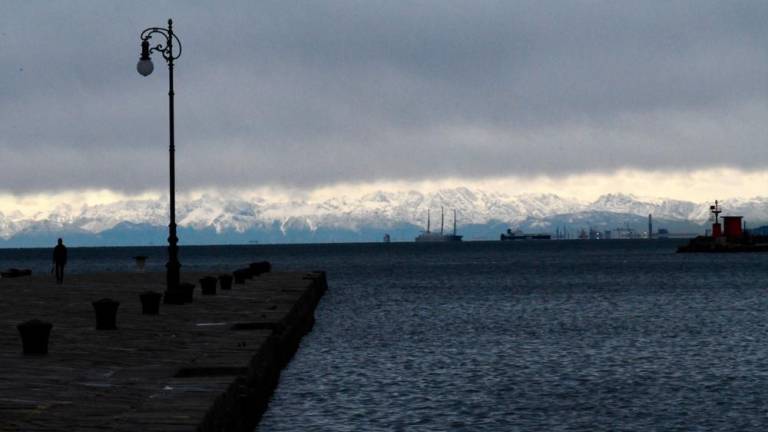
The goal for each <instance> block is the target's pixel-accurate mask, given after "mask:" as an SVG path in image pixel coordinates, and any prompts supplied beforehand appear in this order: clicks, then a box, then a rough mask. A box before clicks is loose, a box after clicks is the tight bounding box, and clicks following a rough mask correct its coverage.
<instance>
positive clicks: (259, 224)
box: [0, 188, 768, 246]
mask: <svg viewBox="0 0 768 432" xmlns="http://www.w3.org/2000/svg"><path fill="white" fill-rule="evenodd" d="M710 204H711V203H694V202H688V201H680V200H673V199H664V198H645V197H636V196H633V195H625V194H609V195H603V196H601V197H599V198H598V199H597V200H595V201H593V202H582V201H578V200H575V199H570V198H564V197H560V196H558V195H554V194H519V195H512V194H507V193H500V192H488V191H481V190H470V189H468V188H455V189H443V190H438V191H436V192H433V193H420V192H416V191H401V192H375V193H370V194H367V195H363V196H358V197H349V196H338V197H334V198H331V199H326V200H317V201H313V200H309V199H298V198H297V199H288V200H285V199H284V200H268V199H264V198H258V199H252V200H245V199H239V198H236V197H224V196H214V195H205V196H202V197H200V198H198V199H194V200H190V201H181V202H179V203H177V222H178V224H179V227H180V229H181V230H183V231H184V232H185V233H186V234H187V235H186V238H192V239H194V241H196V242H200V243H217V242H220V243H233V242H234V243H245V242H248V241H254V240H255V241H259V242H311V241H378V240H380V238H381V235H382V234H383V233H384V232H391V233H394V235H393V239H399V240H410V239H412V236H413V235H415V234H416V233H417V232H418V231H419V230H420V229H423V227H424V226H425V225H426V219H427V210H428V209H431V212H432V213H431V214H432V227H433V228H435V227H437V226H439V223H440V208H441V207H444V208H445V225H446V227H451V226H452V224H453V213H452V210H453V209H456V211H457V213H458V225H459V230H460V231H462V232H463V233H464V234H465V236H466V237H467V238H468V239H471V238H497V237H498V235H497V234H498V232H499V230H500V229H503V228H504V229H505V227H512V228H515V227H520V228H523V229H524V230H535V231H554V229H555V227H556V226H562V225H568V227H569V229H580V228H587V227H589V226H592V225H596V226H600V227H606V228H612V226H611V225H615V226H625V225H627V224H633V225H637V224H640V223H641V222H642V221H644V220H645V219H644V218H647V216H648V214H652V215H653V217H654V219H655V220H656V221H658V223H657V225H656V226H662V225H664V224H671V225H672V226H675V227H682V228H680V229H688V230H691V229H699V228H700V226H701V225H702V224H704V223H705V222H706V221H707V219H708V216H709V205H710ZM721 205H722V207H723V209H724V214H734V215H743V216H744V217H745V219H746V220H747V221H748V222H749V223H751V224H753V226H755V225H757V224H761V223H763V222H765V221H768V199H767V198H762V197H760V198H752V199H733V200H724V201H722V202H721ZM167 215H168V204H167V200H166V199H165V198H161V199H158V200H132V201H121V202H115V203H111V204H103V205H85V206H82V207H81V208H73V207H72V206H69V205H60V206H57V207H55V208H52V209H50V211H49V212H39V213H35V214H31V215H27V214H22V213H20V212H19V211H17V210H15V209H12V208H9V209H2V211H1V212H0V239H2V244H4V245H19V246H26V245H35V244H37V241H38V240H39V241H40V242H43V241H44V242H45V243H44V244H48V243H50V239H51V238H52V237H55V236H57V235H62V236H69V237H70V238H73V237H74V238H75V239H76V240H75V242H76V243H82V244H99V242H101V243H103V244H146V243H147V241H148V240H147V238H150V239H151V238H154V237H153V236H155V235H157V236H159V237H158V238H157V242H156V244H162V243H163V242H164V241H165V238H164V236H163V234H161V233H162V230H163V228H164V227H165V226H166V225H167V223H168V221H167ZM446 229H447V228H446ZM183 240H184V238H183V237H182V241H183ZM152 242H154V241H152Z"/></svg>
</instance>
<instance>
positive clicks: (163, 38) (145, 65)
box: [136, 19, 181, 291]
mask: <svg viewBox="0 0 768 432" xmlns="http://www.w3.org/2000/svg"><path fill="white" fill-rule="evenodd" d="M155 35H156V36H158V37H159V39H160V43H158V44H157V45H154V46H150V44H149V41H150V39H152V36H155ZM140 38H141V57H140V58H139V62H138V63H137V64H136V70H137V71H138V72H139V73H140V74H141V75H143V76H147V75H149V74H151V73H152V70H154V68H155V67H154V65H153V64H152V60H151V59H150V58H149V55H150V54H152V53H153V52H155V51H157V52H159V53H160V55H162V56H163V58H164V59H165V61H166V63H168V104H169V105H168V106H169V124H170V145H169V147H168V151H169V153H170V158H169V160H170V165H169V166H170V191H171V198H170V201H171V202H170V219H171V222H170V224H169V225H168V263H167V264H166V265H165V268H166V286H167V289H168V290H169V291H176V290H178V287H179V269H180V268H181V264H180V263H179V247H178V242H179V238H178V237H177V236H176V173H175V162H174V153H175V151H176V147H175V146H174V142H173V138H174V131H173V95H174V93H173V61H174V60H176V59H178V58H179V57H180V56H181V41H180V40H179V38H178V37H176V34H174V33H173V21H172V20H170V19H169V20H168V28H162V27H150V28H148V29H146V30H144V31H143V32H141V35H140ZM174 44H175V45H174ZM174 48H176V49H175V50H174Z"/></svg>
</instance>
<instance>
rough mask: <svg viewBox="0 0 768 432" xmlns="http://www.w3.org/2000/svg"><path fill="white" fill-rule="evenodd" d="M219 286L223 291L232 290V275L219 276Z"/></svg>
mask: <svg viewBox="0 0 768 432" xmlns="http://www.w3.org/2000/svg"><path fill="white" fill-rule="evenodd" d="M219 285H221V289H223V290H229V289H232V275H228V274H223V275H219Z"/></svg>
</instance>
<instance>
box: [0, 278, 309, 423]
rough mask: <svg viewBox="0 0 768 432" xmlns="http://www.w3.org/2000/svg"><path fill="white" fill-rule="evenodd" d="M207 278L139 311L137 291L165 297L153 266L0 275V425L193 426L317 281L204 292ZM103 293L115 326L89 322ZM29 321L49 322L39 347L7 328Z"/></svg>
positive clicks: (257, 281)
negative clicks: (185, 293)
mask: <svg viewBox="0 0 768 432" xmlns="http://www.w3.org/2000/svg"><path fill="white" fill-rule="evenodd" d="M205 275H207V274H203V273H187V274H184V275H183V277H182V279H183V280H185V281H189V282H195V283H196V285H197V287H196V289H195V296H194V301H193V302H192V303H190V304H184V305H165V304H161V305H160V314H159V315H156V316H152V315H142V313H141V310H142V308H141V303H140V300H139V294H140V293H142V292H143V291H147V290H153V291H157V292H161V293H162V292H163V291H164V290H165V287H164V277H165V275H164V274H161V273H104V274H90V275H74V276H67V277H66V279H65V283H64V284H63V285H56V284H55V283H54V282H53V280H52V279H53V278H52V277H51V276H49V275H44V276H32V277H22V278H14V279H0V430H2V431H7V430H13V431H48V430H50V431H61V430H66V429H69V430H77V431H103V430H132V431H136V430H146V431H152V430H163V431H175V430H195V429H196V428H199V426H200V424H201V422H203V420H204V417H205V415H206V413H207V412H208V411H210V409H211V407H212V406H213V405H214V404H215V403H224V402H216V401H217V398H219V399H222V395H223V394H225V393H226V392H227V391H228V389H229V390H230V392H231V387H230V386H232V385H233V383H235V384H236V380H237V379H238V377H240V379H243V378H242V377H243V376H246V375H248V374H253V373H255V372H253V371H254V367H253V365H254V364H255V362H257V360H258V359H259V355H260V354H259V352H260V350H262V351H263V350H264V349H265V347H266V346H267V345H268V343H271V342H270V341H273V342H274V341H275V340H276V339H275V332H276V331H279V330H280V329H281V328H283V327H284V326H286V325H291V321H292V320H296V319H298V318H297V317H298V316H299V315H300V314H306V313H307V307H306V305H302V302H304V303H306V299H307V296H308V295H310V296H311V295H314V294H312V293H311V291H312V290H313V289H314V287H315V285H316V284H314V282H315V281H314V280H313V279H312V278H311V276H310V275H308V274H307V273H267V274H263V275H261V276H258V277H255V278H253V279H251V280H248V281H247V282H246V283H245V284H235V285H233V288H232V290H228V291H224V290H221V289H218V290H217V294H216V295H212V296H203V295H202V294H201V291H200V288H199V282H198V279H199V278H201V277H203V276H205ZM214 275H215V274H214ZM102 298H111V299H114V300H118V301H119V302H120V306H119V308H118V312H117V330H96V328H95V327H96V326H95V324H96V319H95V313H94V310H93V306H92V304H91V302H93V301H95V300H99V299H102ZM313 310H314V304H313V305H311V310H310V311H309V313H310V314H311V313H312V311H313ZM30 319H40V320H43V321H48V322H50V323H52V324H53V329H52V331H51V336H50V343H49V353H48V354H47V355H44V356H30V355H23V354H22V344H21V338H20V336H19V332H18V330H17V328H16V326H17V324H19V323H21V322H23V321H27V320H30ZM233 328H241V329H242V330H235V329H233ZM276 329H277V330H276ZM224 399H226V398H224ZM203 429H204V428H203ZM198 430H202V429H198Z"/></svg>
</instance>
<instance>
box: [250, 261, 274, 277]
mask: <svg viewBox="0 0 768 432" xmlns="http://www.w3.org/2000/svg"><path fill="white" fill-rule="evenodd" d="M248 268H249V269H250V270H251V274H253V275H255V276H259V275H260V274H262V273H269V272H270V271H272V264H270V263H269V261H259V262H255V263H251V264H250V265H249V266H248Z"/></svg>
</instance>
